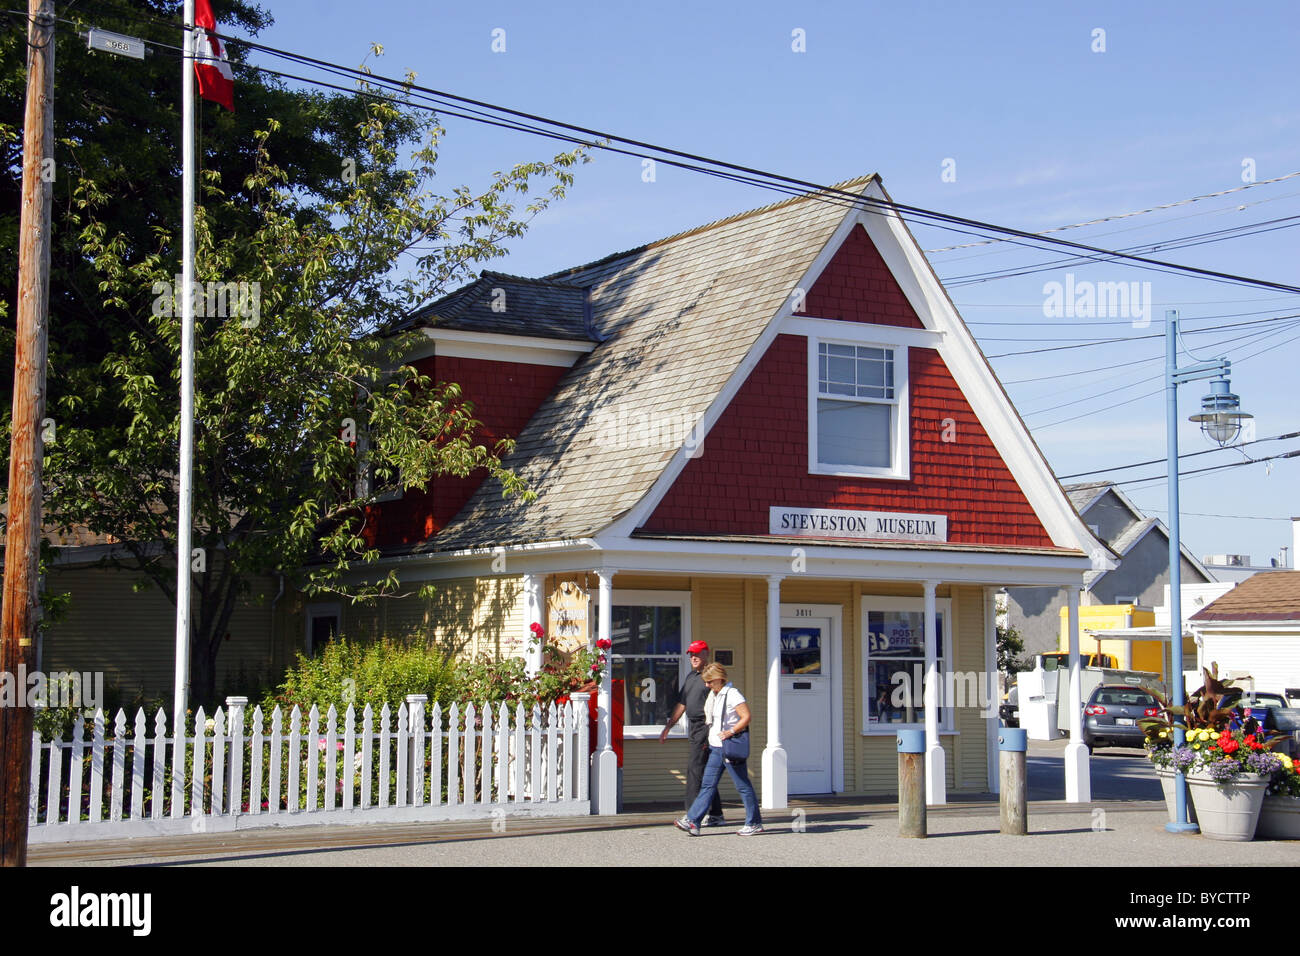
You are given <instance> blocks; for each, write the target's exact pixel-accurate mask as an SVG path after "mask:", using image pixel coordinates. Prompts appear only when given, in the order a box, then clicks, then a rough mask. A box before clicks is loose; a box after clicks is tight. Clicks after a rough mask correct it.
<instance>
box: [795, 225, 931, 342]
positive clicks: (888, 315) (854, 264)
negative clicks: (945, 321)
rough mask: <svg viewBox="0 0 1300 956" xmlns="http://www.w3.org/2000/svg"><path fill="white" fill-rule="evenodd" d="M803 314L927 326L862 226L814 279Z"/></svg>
mask: <svg viewBox="0 0 1300 956" xmlns="http://www.w3.org/2000/svg"><path fill="white" fill-rule="evenodd" d="M803 314H805V315H808V316H811V317H813V318H818V319H844V320H846V321H849V322H867V323H870V324H873V325H901V326H904V327H906V328H910V329H920V328H924V326H923V325H922V324H921V320H920V319H919V318H917V316H916V311H915V310H914V309H913V308H912V304H911V303H910V302H908V301H907V297H906V296H905V295H903V290H902V289H900V288H899V287H898V283H897V282H896V281H895V279H894V274H893V273H892V272H890V271H889V266H887V265H885V260H884V259H882V258H881V257H880V253H879V252H877V251H876V247H875V244H874V243H872V241H871V238H870V237H869V236H868V235H867V231H866V230H865V229H863V228H862V227H861V226H855V227H854V229H853V231H852V232H850V233H849V235H848V238H846V239H845V240H844V242H843V243H842V244H841V245H840V247H839V249H837V250H836V251H835V255H834V256H833V257H832V258H831V261H830V264H829V265H827V266H826V268H825V269H824V270H823V271H822V274H821V275H820V276H818V277H817V281H816V282H815V283H813V287H812V289H811V290H810V291H809V293H808V298H807V301H806V302H805V308H804V313H803Z"/></svg>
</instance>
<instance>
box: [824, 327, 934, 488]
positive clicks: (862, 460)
mask: <svg viewBox="0 0 1300 956" xmlns="http://www.w3.org/2000/svg"><path fill="white" fill-rule="evenodd" d="M808 364H809V372H810V375H809V379H810V381H809V410H808V446H809V463H808V465H809V467H808V470H809V471H810V472H812V473H814V474H829V475H846V476H848V475H853V476H864V475H865V476H869V477H877V478H907V477H908V467H909V462H908V447H907V439H908V411H907V347H906V346H898V345H874V344H872V345H867V344H860V343H855V342H834V341H827V340H822V339H813V338H811V337H810V338H809V363H808Z"/></svg>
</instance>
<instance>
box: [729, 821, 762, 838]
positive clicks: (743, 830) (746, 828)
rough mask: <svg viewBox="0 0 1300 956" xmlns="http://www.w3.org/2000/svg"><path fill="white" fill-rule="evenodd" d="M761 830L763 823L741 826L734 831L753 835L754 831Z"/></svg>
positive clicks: (759, 831)
mask: <svg viewBox="0 0 1300 956" xmlns="http://www.w3.org/2000/svg"><path fill="white" fill-rule="evenodd" d="M762 832H763V824H761V823H755V824H754V825H753V826H752V827H751V826H743V827H741V828H740V829H739V830H737V831H736V835H737V836H753V835H754V834H755V833H762Z"/></svg>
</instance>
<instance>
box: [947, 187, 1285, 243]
mask: <svg viewBox="0 0 1300 956" xmlns="http://www.w3.org/2000/svg"><path fill="white" fill-rule="evenodd" d="M1297 176H1300V172H1294V173H1287V174H1286V175H1285V176H1278V177H1276V178H1274V179H1261V180H1260V181H1259V182H1254V183H1246V184H1245V185H1244V186H1234V187H1232V188H1231V189H1221V190H1219V191H1218V192H1214V193H1205V194H1204V195H1201V196H1192V197H1191V198H1189V199H1179V200H1178V201H1177V202H1167V203H1162V204H1160V205H1158V206H1148V207H1147V208H1146V209H1138V210H1136V211H1134V212H1125V213H1119V214H1118V215H1113V216H1101V217H1100V218H1098V219H1089V220H1086V221H1085V222H1072V223H1070V224H1069V225H1068V226H1056V227H1054V228H1052V229H1043V230H1041V231H1039V232H1038V233H1035V235H1040V236H1041V235H1047V234H1048V233H1053V232H1065V231H1066V230H1069V229H1082V228H1084V227H1085V226H1096V225H1100V224H1101V223H1104V222H1116V221H1118V220H1120V219H1131V218H1133V217H1134V216H1145V215H1146V214H1147V213H1152V212H1161V211H1163V210H1165V209H1173V208H1174V207H1175V206H1186V205H1189V204H1190V203H1195V202H1201V201H1202V200H1205V199H1217V198H1219V197H1220V196H1227V195H1229V194H1231V193H1239V192H1241V191H1242V190H1245V189H1254V188H1255V187H1256V186H1269V185H1272V184H1273V183H1280V182H1283V181H1285V180H1287V179H1294V178H1295V177H1297ZM1001 241H1002V240H1000V239H985V240H983V241H982V242H968V243H966V244H964V245H960V246H945V247H944V248H942V249H927V250H925V251H926V254H927V255H929V254H930V253H935V252H951V251H953V250H955V249H970V248H973V247H975V246H988V245H994V244H996V243H999V242H1001Z"/></svg>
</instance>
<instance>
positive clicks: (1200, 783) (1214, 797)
mask: <svg viewBox="0 0 1300 956" xmlns="http://www.w3.org/2000/svg"><path fill="white" fill-rule="evenodd" d="M1267 787H1268V777H1262V776H1260V775H1259V774H1246V773H1240V774H1237V776H1236V777H1234V778H1233V779H1231V780H1229V781H1227V782H1226V783H1218V782H1217V781H1215V780H1214V778H1213V777H1211V776H1210V775H1209V774H1208V773H1205V772H1204V771H1194V772H1192V773H1189V774H1188V775H1187V790H1188V793H1189V794H1190V796H1191V798H1192V802H1193V803H1194V804H1195V805H1196V819H1197V823H1198V824H1199V825H1200V827H1201V834H1202V835H1203V836H1207V837H1209V838H1210V839H1211V840H1231V841H1234V842H1245V841H1247V840H1253V839H1254V838H1255V827H1256V824H1258V822H1259V811H1260V807H1261V806H1262V805H1263V803H1264V794H1265V790H1266V789H1267Z"/></svg>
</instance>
